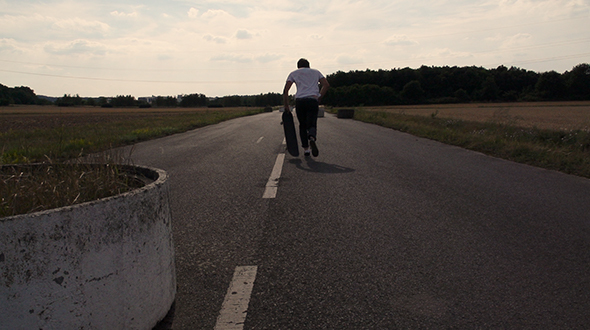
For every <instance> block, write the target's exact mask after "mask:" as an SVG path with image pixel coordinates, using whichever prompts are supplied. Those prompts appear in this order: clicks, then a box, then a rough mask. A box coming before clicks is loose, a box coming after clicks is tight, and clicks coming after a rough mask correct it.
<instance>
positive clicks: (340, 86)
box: [324, 64, 590, 106]
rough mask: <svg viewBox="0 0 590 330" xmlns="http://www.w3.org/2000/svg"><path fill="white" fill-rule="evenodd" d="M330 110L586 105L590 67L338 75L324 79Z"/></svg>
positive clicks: (431, 69)
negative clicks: (533, 103) (497, 104)
mask: <svg viewBox="0 0 590 330" xmlns="http://www.w3.org/2000/svg"><path fill="white" fill-rule="evenodd" d="M326 78H327V79H328V81H329V82H330V85H331V88H330V89H329V90H328V93H327V94H326V96H325V98H324V103H325V104H327V105H331V106H359V105H366V106H378V105H402V104H427V103H463V102H515V101H565V100H590V65H589V64H579V65H576V66H574V68H573V69H572V70H571V71H566V72H564V73H563V74H560V73H557V72H555V71H550V72H544V73H537V72H533V71H528V70H524V69H520V68H516V67H511V68H507V67H505V66H499V67H497V68H495V69H485V68H482V67H475V66H470V67H456V66H455V67H448V66H444V67H429V66H422V67H420V68H418V69H411V68H403V69H392V70H377V71H374V70H368V69H367V70H365V71H350V72H342V71H338V72H336V73H334V74H330V75H328V76H327V77H326Z"/></svg>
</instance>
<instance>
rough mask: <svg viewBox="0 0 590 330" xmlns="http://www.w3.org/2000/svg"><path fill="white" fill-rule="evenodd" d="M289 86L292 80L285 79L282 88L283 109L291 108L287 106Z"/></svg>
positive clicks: (291, 84)
mask: <svg viewBox="0 0 590 330" xmlns="http://www.w3.org/2000/svg"><path fill="white" fill-rule="evenodd" d="M291 86H293V82H292V81H287V82H286V83H285V88H283V105H284V107H285V110H291V108H290V107H289V90H290V89H291Z"/></svg>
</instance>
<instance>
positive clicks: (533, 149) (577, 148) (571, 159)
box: [354, 109, 590, 178]
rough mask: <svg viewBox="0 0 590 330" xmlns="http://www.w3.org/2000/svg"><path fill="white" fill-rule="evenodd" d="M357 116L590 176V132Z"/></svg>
mask: <svg viewBox="0 0 590 330" xmlns="http://www.w3.org/2000/svg"><path fill="white" fill-rule="evenodd" d="M354 119H356V120H359V121H363V122H367V123H373V124H377V125H380V126H384V127H389V128H392V129H395V130H398V131H401V132H406V133H409V134H412V135H415V136H420V137H424V138H428V139H432V140H436V141H440V142H442V143H446V144H450V145H455V146H459V147H463V148H466V149H470V150H474V151H479V152H482V153H485V154H487V155H490V156H494V157H498V158H503V159H508V160H512V161H515V162H519V163H524V164H529V165H533V166H537V167H542V168H546V169H551V170H556V171H561V172H564V173H568V174H573V175H577V176H582V177H586V178H590V131H588V130H567V131H566V130H544V129H538V128H534V127H533V128H523V127H518V126H514V125H509V124H500V123H493V122H489V123H481V122H472V121H464V120H458V119H448V118H438V117H437V114H436V113H433V114H432V115H431V116H430V117H427V116H413V115H406V114H403V113H400V114H398V113H391V112H379V111H367V110H363V109H355V114H354Z"/></svg>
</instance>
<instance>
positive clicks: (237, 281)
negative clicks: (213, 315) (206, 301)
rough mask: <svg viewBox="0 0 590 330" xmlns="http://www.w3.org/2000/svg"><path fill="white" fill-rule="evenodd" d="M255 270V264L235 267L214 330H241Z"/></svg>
mask: <svg viewBox="0 0 590 330" xmlns="http://www.w3.org/2000/svg"><path fill="white" fill-rule="evenodd" d="M257 270H258V267H257V266H238V267H236V269H235V271H234V277H233V279H232V281H231V283H230V285H229V288H228V289H227V293H226V295H225V299H224V300H223V305H222V306H221V312H220V313H219V317H218V318H217V323H216V324H215V330H241V329H243V328H244V322H245V321H246V313H247V312H248V304H249V303H250V296H251V295H252V288H253V287H254V280H255V279H256V271H257Z"/></svg>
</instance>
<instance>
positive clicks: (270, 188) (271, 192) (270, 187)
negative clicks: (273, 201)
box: [262, 152, 285, 198]
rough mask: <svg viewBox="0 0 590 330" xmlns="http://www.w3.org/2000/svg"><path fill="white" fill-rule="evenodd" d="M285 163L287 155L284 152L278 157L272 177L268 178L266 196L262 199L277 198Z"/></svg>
mask: <svg viewBox="0 0 590 330" xmlns="http://www.w3.org/2000/svg"><path fill="white" fill-rule="evenodd" d="M284 162H285V153H284V152H283V153H280V154H278V155H277V160H276V161H275V166H274V167H273V169H272V173H270V177H269V178H268V182H267V183H266V189H264V194H263V195H262V198H275V197H277V190H278V189H279V178H280V177H281V172H282V171H283V163H284Z"/></svg>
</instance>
